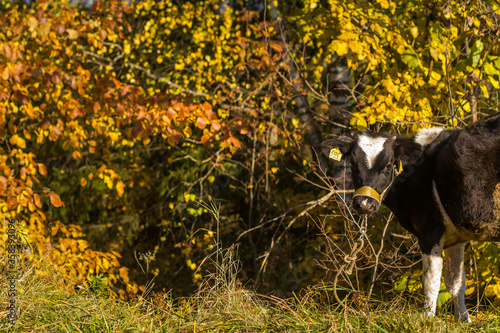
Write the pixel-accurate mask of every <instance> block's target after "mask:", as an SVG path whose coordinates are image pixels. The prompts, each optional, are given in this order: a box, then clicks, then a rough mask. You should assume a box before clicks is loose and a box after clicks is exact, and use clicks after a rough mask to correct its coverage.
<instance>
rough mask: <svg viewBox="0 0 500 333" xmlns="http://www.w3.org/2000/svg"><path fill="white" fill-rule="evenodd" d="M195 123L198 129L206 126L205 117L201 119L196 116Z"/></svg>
mask: <svg viewBox="0 0 500 333" xmlns="http://www.w3.org/2000/svg"><path fill="white" fill-rule="evenodd" d="M196 125H198V127H199V128H200V129H204V128H205V127H207V123H206V121H205V119H203V118H201V117H198V119H196Z"/></svg>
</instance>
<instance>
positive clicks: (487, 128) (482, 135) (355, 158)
mask: <svg viewBox="0 0 500 333" xmlns="http://www.w3.org/2000/svg"><path fill="white" fill-rule="evenodd" d="M322 149H323V151H324V152H325V153H327V152H329V151H330V150H331V149H338V150H340V151H341V152H342V154H343V156H344V157H345V156H350V158H351V166H352V175H353V184H354V186H355V187H356V189H357V192H356V194H355V197H354V199H353V207H354V208H355V209H356V210H358V211H359V212H360V213H361V214H371V213H374V212H375V211H377V210H378V209H379V207H380V202H382V203H384V204H385V205H386V206H387V207H389V209H391V211H392V212H393V213H394V215H395V216H396V218H397V219H398V221H399V222H400V223H401V225H402V226H403V227H404V228H405V229H407V230H408V231H410V232H411V233H413V234H414V235H415V236H416V237H417V238H418V242H419V245H420V249H421V251H422V265H423V287H424V293H425V296H426V300H425V305H424V306H425V308H426V311H428V313H429V314H431V315H432V314H434V313H435V309H436V301H437V296H438V293H439V289H440V285H441V274H442V270H443V268H444V275H445V284H446V286H447V289H448V291H449V293H450V294H451V295H452V301H453V303H454V308H455V316H456V317H457V318H458V319H461V320H465V321H470V319H469V314H468V312H467V309H466V307H465V299H464V298H465V274H464V262H463V258H464V244H465V243H466V242H468V241H470V240H480V241H499V240H500V114H497V115H494V116H491V117H489V118H486V119H484V120H481V121H479V122H476V123H473V124H471V125H469V126H467V127H465V128H463V129H457V130H443V129H436V128H433V129H424V130H422V131H421V132H419V133H418V134H417V135H416V136H415V138H404V137H397V136H390V135H386V134H378V133H366V132H365V133H361V134H357V135H355V136H354V140H353V141H352V142H350V143H345V142H340V141H338V140H328V141H325V142H324V143H323V145H322ZM401 160H403V161H404V163H403V171H402V172H401V173H400V174H398V175H397V176H396V174H397V172H396V171H395V170H396V169H397V168H398V165H399V164H400V162H399V161H401ZM360 188H365V189H364V190H363V191H358V190H359V189H360ZM366 188H368V189H370V190H369V191H368V192H367V190H366ZM372 191H373V192H375V193H376V194H377V193H378V194H379V196H377V195H376V194H374V195H371V194H370V193H373V192H372ZM358 192H359V193H358ZM367 193H368V194H367ZM365 194H366V195H365ZM443 251H444V254H445V259H444V261H443V257H442V253H443Z"/></svg>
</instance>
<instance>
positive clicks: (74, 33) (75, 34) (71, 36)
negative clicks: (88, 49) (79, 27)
mask: <svg viewBox="0 0 500 333" xmlns="http://www.w3.org/2000/svg"><path fill="white" fill-rule="evenodd" d="M66 32H67V33H68V37H69V39H77V38H78V31H76V30H74V29H66Z"/></svg>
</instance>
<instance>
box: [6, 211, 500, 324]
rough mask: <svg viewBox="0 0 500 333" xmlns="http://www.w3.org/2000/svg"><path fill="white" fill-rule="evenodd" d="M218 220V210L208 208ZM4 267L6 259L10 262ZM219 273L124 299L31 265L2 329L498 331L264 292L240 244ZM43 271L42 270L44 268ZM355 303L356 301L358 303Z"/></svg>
mask: <svg viewBox="0 0 500 333" xmlns="http://www.w3.org/2000/svg"><path fill="white" fill-rule="evenodd" d="M207 207H208V208H209V210H210V211H211V212H212V213H213V214H214V216H215V217H216V219H217V220H218V216H219V215H218V214H219V210H218V209H219V208H218V206H217V205H215V203H213V202H212V203H210V202H209V205H208V206H207ZM4 264H5V262H4ZM206 264H210V266H211V267H213V272H212V273H210V274H208V275H207V276H206V277H205V279H204V280H203V282H202V284H201V286H200V288H199V289H198V291H197V292H196V293H195V294H194V295H193V296H191V297H185V298H177V299H174V298H173V297H172V296H171V293H169V292H162V293H151V294H148V295H147V296H145V297H144V298H139V299H135V300H133V301H129V302H124V301H121V300H116V299H110V298H108V297H107V296H105V294H103V293H102V292H100V291H99V290H98V289H96V288H93V289H86V288H80V289H78V290H77V291H74V290H72V289H71V288H68V286H67V284H66V283H65V282H64V281H63V280H62V279H61V277H60V275H59V274H58V272H57V270H56V268H55V267H54V266H53V265H52V264H51V261H50V259H48V258H42V259H40V260H39V261H37V262H35V263H32V264H31V265H29V266H26V267H25V269H24V270H23V271H22V272H21V274H20V279H19V281H18V283H17V286H18V294H17V302H18V306H19V313H18V320H17V322H16V323H15V324H14V325H10V324H8V320H7V318H6V315H7V312H6V311H4V310H3V309H6V308H7V305H8V297H7V296H8V295H7V289H8V288H7V287H8V281H7V278H6V275H5V274H1V275H0V306H1V309H2V311H1V312H0V318H2V319H1V321H0V323H1V326H0V331H1V332H496V331H498V330H499V329H500V320H499V319H498V318H499V317H498V315H499V313H498V311H497V310H495V309H493V308H491V307H489V308H486V309H482V312H478V311H475V312H474V311H473V313H472V314H473V320H474V323H473V324H464V323H457V322H455V320H454V318H453V316H452V315H451V311H450V309H449V308H444V309H441V310H440V313H438V315H437V316H436V317H435V318H428V317H426V316H424V315H423V314H422V311H421V309H420V306H421V300H419V299H410V298H403V297H401V298H396V299H394V300H392V301H391V302H386V303H382V302H378V303H377V302H376V300H375V301H372V302H371V303H370V307H369V308H365V309H364V311H365V313H366V315H364V316H359V315H353V314H351V313H346V312H344V311H343V309H342V308H341V307H339V305H338V304H336V303H335V301H334V298H333V294H332V290H333V289H332V286H331V285H329V284H322V285H318V286H311V287H309V288H307V289H305V290H302V291H301V292H300V293H298V294H295V295H294V297H292V298H289V299H281V298H278V297H275V296H273V295H260V294H258V293H256V292H254V291H252V290H250V289H248V288H245V287H244V286H241V284H240V283H239V282H238V272H239V270H240V268H241V262H240V261H239V260H238V248H237V246H235V245H231V246H229V247H223V246H222V244H221V242H220V240H219V239H218V240H217V251H216V253H215V254H214V255H212V256H211V257H208V258H207V259H206ZM42 265H43V266H44V269H43V270H40V269H39V268H40V266H42ZM353 305H354V306H355V304H353Z"/></svg>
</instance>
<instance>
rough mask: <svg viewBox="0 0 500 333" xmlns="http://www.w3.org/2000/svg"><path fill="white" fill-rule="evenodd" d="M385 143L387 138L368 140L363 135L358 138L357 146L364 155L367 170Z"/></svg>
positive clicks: (368, 138) (367, 137)
mask: <svg viewBox="0 0 500 333" xmlns="http://www.w3.org/2000/svg"><path fill="white" fill-rule="evenodd" d="M385 141H387V138H382V137H378V138H370V137H369V136H366V135H364V134H363V135H361V136H360V137H359V139H358V146H359V148H361V150H363V152H364V153H365V155H366V164H367V165H368V169H371V168H372V166H373V163H374V162H375V159H376V158H377V156H378V155H379V154H380V153H381V152H382V150H384V142H385Z"/></svg>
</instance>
